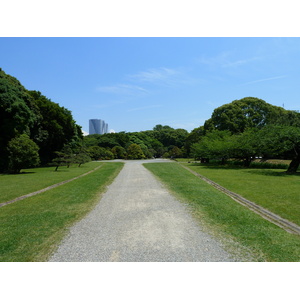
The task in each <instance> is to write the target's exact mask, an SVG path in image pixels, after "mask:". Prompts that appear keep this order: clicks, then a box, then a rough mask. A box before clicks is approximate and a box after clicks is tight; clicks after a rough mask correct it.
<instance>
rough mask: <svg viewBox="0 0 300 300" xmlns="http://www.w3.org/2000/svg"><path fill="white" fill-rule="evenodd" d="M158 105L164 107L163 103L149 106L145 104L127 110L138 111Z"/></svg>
mask: <svg viewBox="0 0 300 300" xmlns="http://www.w3.org/2000/svg"><path fill="white" fill-rule="evenodd" d="M158 107H162V105H160V104H157V105H149V106H143V107H136V108H131V109H128V110H127V112H131V111H138V110H145V109H152V108H158Z"/></svg>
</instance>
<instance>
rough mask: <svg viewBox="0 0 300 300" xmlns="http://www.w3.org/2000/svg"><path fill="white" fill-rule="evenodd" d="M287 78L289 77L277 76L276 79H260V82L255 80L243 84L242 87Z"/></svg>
mask: <svg viewBox="0 0 300 300" xmlns="http://www.w3.org/2000/svg"><path fill="white" fill-rule="evenodd" d="M286 77H287V76H285V75H283V76H275V77H269V78H263V79H258V80H254V81H249V82H246V83H243V84H241V85H248V84H254V83H258V82H263V81H270V80H276V79H281V78H286Z"/></svg>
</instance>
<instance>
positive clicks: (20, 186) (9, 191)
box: [0, 162, 99, 203]
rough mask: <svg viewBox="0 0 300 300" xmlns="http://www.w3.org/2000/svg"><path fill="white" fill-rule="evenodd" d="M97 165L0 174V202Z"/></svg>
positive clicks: (96, 163) (73, 175)
mask: <svg viewBox="0 0 300 300" xmlns="http://www.w3.org/2000/svg"><path fill="white" fill-rule="evenodd" d="M97 166H99V163H98V162H89V163H86V164H84V165H81V167H77V165H72V166H70V167H69V168H67V167H59V168H58V170H57V171H56V172H55V171H54V170H55V167H47V168H35V169H23V170H22V171H21V172H22V173H21V174H0V191H1V193H0V203H3V202H6V201H9V200H13V199H15V198H17V197H19V196H23V195H26V194H29V193H32V192H35V191H37V190H41V189H43V188H45V187H48V186H50V185H53V184H55V183H59V182H62V181H64V180H68V179H71V178H74V177H76V176H79V175H81V174H84V173H87V172H88V171H90V170H93V169H95V168H96V167H97Z"/></svg>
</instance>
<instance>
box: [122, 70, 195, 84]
mask: <svg viewBox="0 0 300 300" xmlns="http://www.w3.org/2000/svg"><path fill="white" fill-rule="evenodd" d="M127 78H128V79H129V80H131V81H137V82H142V83H145V84H154V85H162V86H179V85H182V84H189V83H191V82H192V81H193V80H192V79H191V78H188V76H187V75H186V74H185V73H184V72H183V71H180V70H177V69H170V68H164V67H163V68H157V69H149V70H146V71H142V72H139V73H137V74H133V75H128V76H127Z"/></svg>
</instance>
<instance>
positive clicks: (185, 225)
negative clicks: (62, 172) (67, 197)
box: [50, 160, 233, 262]
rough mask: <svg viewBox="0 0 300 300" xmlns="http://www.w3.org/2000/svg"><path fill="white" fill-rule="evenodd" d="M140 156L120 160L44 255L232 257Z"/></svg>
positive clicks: (137, 259) (97, 259)
mask: <svg viewBox="0 0 300 300" xmlns="http://www.w3.org/2000/svg"><path fill="white" fill-rule="evenodd" d="M157 161H159V160H155V161H154V162H157ZM144 162H145V161H127V162H126V163H125V166H124V168H123V169H122V171H121V172H120V174H119V175H118V177H117V178H116V179H115V181H114V182H113V183H112V184H111V185H110V186H109V187H108V190H107V192H106V193H105V194H104V195H103V197H102V199H101V201H100V202H99V203H98V205H97V206H96V207H95V209H94V210H93V211H92V212H91V213H90V214H89V215H87V216H86V217H85V218H84V219H83V220H81V221H80V222H78V223H77V224H75V225H74V226H73V227H72V228H71V229H70V232H69V234H68V236H67V237H66V238H65V239H64V240H63V242H62V243H61V245H60V246H59V248H58V250H57V252H56V253H54V255H53V256H52V257H51V258H50V261H52V262H54V261H59V262H64V261H71V262H77V261H79V262H109V261H120V262H121V261H122V262H180V261H181V262H190V261H193V262H196V261H197V262H201V261H202V262H203V261H215V262H216V261H233V259H232V258H231V257H230V255H229V254H228V253H227V252H226V251H224V250H223V249H222V247H221V246H220V244H219V243H218V242H217V241H216V240H214V239H213V238H212V237H211V236H209V235H208V234H206V233H205V232H203V231H201V228H200V227H199V225H198V224H197V223H196V222H195V220H194V219H193V218H192V217H191V216H190V214H189V213H188V211H187V209H186V207H185V206H184V205H183V204H182V203H180V202H179V201H177V200H176V199H175V198H174V196H172V195H171V194H170V193H169V192H168V191H167V190H166V189H165V188H164V187H163V185H162V184H161V183H160V182H159V181H158V180H156V178H155V177H154V176H153V175H152V174H151V173H150V172H149V171H148V170H147V169H145V168H144V167H143V166H142V163H144Z"/></svg>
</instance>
